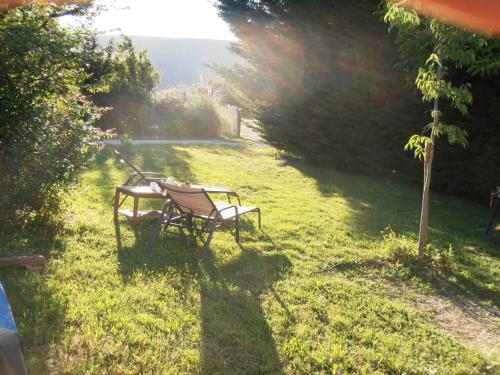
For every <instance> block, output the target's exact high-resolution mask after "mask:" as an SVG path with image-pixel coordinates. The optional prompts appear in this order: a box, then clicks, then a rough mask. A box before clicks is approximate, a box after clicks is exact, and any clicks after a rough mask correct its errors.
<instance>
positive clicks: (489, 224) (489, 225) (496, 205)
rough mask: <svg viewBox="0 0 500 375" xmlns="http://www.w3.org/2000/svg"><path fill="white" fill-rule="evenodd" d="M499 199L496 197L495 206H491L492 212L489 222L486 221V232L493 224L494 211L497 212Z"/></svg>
mask: <svg viewBox="0 0 500 375" xmlns="http://www.w3.org/2000/svg"><path fill="white" fill-rule="evenodd" d="M499 200H500V198H497V200H496V202H495V206H494V207H493V212H492V214H491V219H490V222H489V223H488V227H487V228H486V234H488V233H489V232H490V230H491V226H492V225H493V220H494V219H495V216H496V213H497V209H498V201H499Z"/></svg>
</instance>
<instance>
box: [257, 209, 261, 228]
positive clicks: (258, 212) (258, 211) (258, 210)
mask: <svg viewBox="0 0 500 375" xmlns="http://www.w3.org/2000/svg"><path fill="white" fill-rule="evenodd" d="M257 214H258V215H259V229H261V227H262V219H261V216H260V208H257Z"/></svg>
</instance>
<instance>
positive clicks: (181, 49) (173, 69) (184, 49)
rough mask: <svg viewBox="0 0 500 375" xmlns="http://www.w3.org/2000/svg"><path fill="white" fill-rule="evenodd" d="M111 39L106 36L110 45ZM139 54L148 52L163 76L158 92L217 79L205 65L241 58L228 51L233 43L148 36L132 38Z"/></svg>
mask: <svg viewBox="0 0 500 375" xmlns="http://www.w3.org/2000/svg"><path fill="white" fill-rule="evenodd" d="M111 38H115V39H116V38H119V37H109V36H106V37H102V39H101V41H102V43H103V44H106V43H107V42H108V41H109V40H110V39H111ZM131 39H132V42H133V43H134V46H136V49H137V50H138V51H140V50H143V49H147V50H148V53H149V57H150V59H151V62H152V63H153V65H154V66H155V68H156V69H157V70H158V72H159V73H160V77H161V81H160V85H159V87H158V89H160V90H161V89H165V88H167V87H172V86H176V85H184V84H185V85H191V84H194V83H199V82H200V75H202V76H203V80H204V81H207V80H211V79H215V78H217V76H216V74H215V73H214V72H213V71H212V70H211V69H208V68H207V67H205V66H204V64H207V63H210V62H215V63H217V64H221V65H232V64H233V63H235V62H241V59H240V58H239V57H238V56H237V55H235V54H234V53H232V52H231V51H229V50H228V47H229V45H230V43H231V42H229V41H225V40H212V39H181V38H158V37H147V36H131Z"/></svg>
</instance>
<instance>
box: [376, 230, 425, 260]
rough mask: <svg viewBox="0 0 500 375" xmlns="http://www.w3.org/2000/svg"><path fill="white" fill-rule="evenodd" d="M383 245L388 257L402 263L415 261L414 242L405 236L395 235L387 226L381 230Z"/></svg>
mask: <svg viewBox="0 0 500 375" xmlns="http://www.w3.org/2000/svg"><path fill="white" fill-rule="evenodd" d="M381 234H382V238H383V239H384V242H383V246H384V248H385V249H386V251H387V255H388V256H389V259H391V260H392V261H394V262H397V263H401V264H403V265H410V264H415V263H416V262H417V251H416V244H415V242H414V241H412V240H410V239H409V238H407V237H405V236H400V235H397V234H396V232H394V230H393V229H392V228H391V227H390V226H389V227H387V228H385V229H384V230H383V231H382V232H381Z"/></svg>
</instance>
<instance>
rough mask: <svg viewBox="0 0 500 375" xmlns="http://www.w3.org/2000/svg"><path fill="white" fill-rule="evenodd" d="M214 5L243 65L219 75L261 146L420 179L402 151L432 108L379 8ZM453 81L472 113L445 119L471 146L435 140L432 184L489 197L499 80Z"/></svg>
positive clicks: (495, 163)
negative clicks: (252, 120) (403, 63)
mask: <svg viewBox="0 0 500 375" xmlns="http://www.w3.org/2000/svg"><path fill="white" fill-rule="evenodd" d="M219 7H220V12H221V15H222V16H223V17H224V18H225V19H226V20H227V21H228V22H229V23H230V24H231V25H232V27H233V31H234V32H235V33H236V34H237V35H238V36H239V37H240V38H241V41H242V42H241V44H240V45H237V46H235V48H234V49H235V51H236V52H238V53H239V54H240V55H241V56H242V57H244V58H246V60H247V61H248V62H249V63H250V67H249V68H241V67H240V68H239V69H237V70H232V71H228V70H221V73H222V74H224V75H225V77H226V78H227V79H228V80H229V81H230V82H231V83H232V84H233V86H234V87H235V88H236V91H237V94H239V96H240V97H242V98H243V99H242V100H241V104H242V105H246V106H247V108H248V109H250V110H251V111H252V112H253V114H254V115H255V116H256V117H257V118H258V119H259V120H261V123H262V124H263V135H264V137H265V138H266V139H268V140H269V141H270V142H271V143H273V144H274V145H276V146H278V147H280V148H283V149H285V150H288V151H291V152H292V153H294V154H296V155H298V156H301V157H304V158H306V159H307V160H309V161H311V162H313V163H320V164H327V165H332V166H335V167H336V168H339V169H342V170H346V171H351V172H358V173H370V174H378V175H380V174H401V175H403V176H405V177H406V178H409V179H410V180H413V181H415V182H416V183H420V182H421V173H422V171H421V165H420V163H419V162H418V161H416V160H414V159H413V155H412V154H411V153H409V152H406V153H405V152H404V151H403V148H404V145H405V143H406V142H407V140H408V138H409V137H410V136H411V135H412V134H415V133H419V132H420V131H421V129H422V128H423V126H425V125H426V124H427V123H429V122H430V120H431V117H430V108H429V106H428V105H426V106H424V105H423V104H422V103H421V101H420V99H419V97H418V95H417V93H416V91H415V89H414V84H413V82H407V80H406V79H407V78H406V77H407V75H406V74H405V71H404V69H403V68H401V67H396V65H397V63H398V61H399V56H398V52H397V50H396V48H395V45H394V41H393V40H392V38H391V36H390V35H389V33H388V30H387V26H386V25H385V24H383V22H382V21H381V19H380V15H379V14H375V12H376V11H377V7H378V1H373V0H364V1H358V2H351V1H337V2H335V3H334V4H332V3H331V2H330V1H326V0H315V1H311V2H307V3H305V2H296V1H266V2H259V1H248V2H245V3H244V4H243V3H240V2H238V3H234V2H233V1H231V0H227V1H226V0H220V1H219ZM455 75H456V79H457V80H460V81H462V82H471V83H472V85H473V93H474V106H473V108H472V109H471V111H470V115H469V117H468V118H465V119H464V118H460V117H459V116H457V115H456V114H455V113H454V112H453V111H451V110H449V109H446V110H445V111H444V112H445V116H444V117H445V118H446V119H447V121H448V122H458V123H460V124H461V125H463V126H464V127H465V128H466V129H467V130H468V132H469V142H470V146H469V147H468V148H467V149H466V150H462V149H460V148H459V146H454V147H450V146H449V145H447V144H445V141H441V142H439V145H438V147H437V157H436V164H435V173H434V174H433V182H432V184H433V187H434V188H437V189H440V190H442V191H445V192H450V193H456V194H460V195H463V196H467V197H471V198H473V199H482V198H483V197H484V198H487V192H488V190H489V187H490V186H491V185H493V184H495V183H499V182H500V181H499V179H500V176H499V175H498V170H499V166H500V152H499V151H498V150H499V147H498V146H499V136H498V135H499V130H500V124H499V120H500V114H499V110H498V108H500V106H499V105H498V104H499V100H500V92H498V90H497V87H498V86H497V85H495V83H496V82H498V79H499V77H494V78H493V79H488V80H485V79H483V80H481V79H472V77H468V76H464V75H463V74H460V72H455ZM235 96H236V97H238V95H235Z"/></svg>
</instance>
